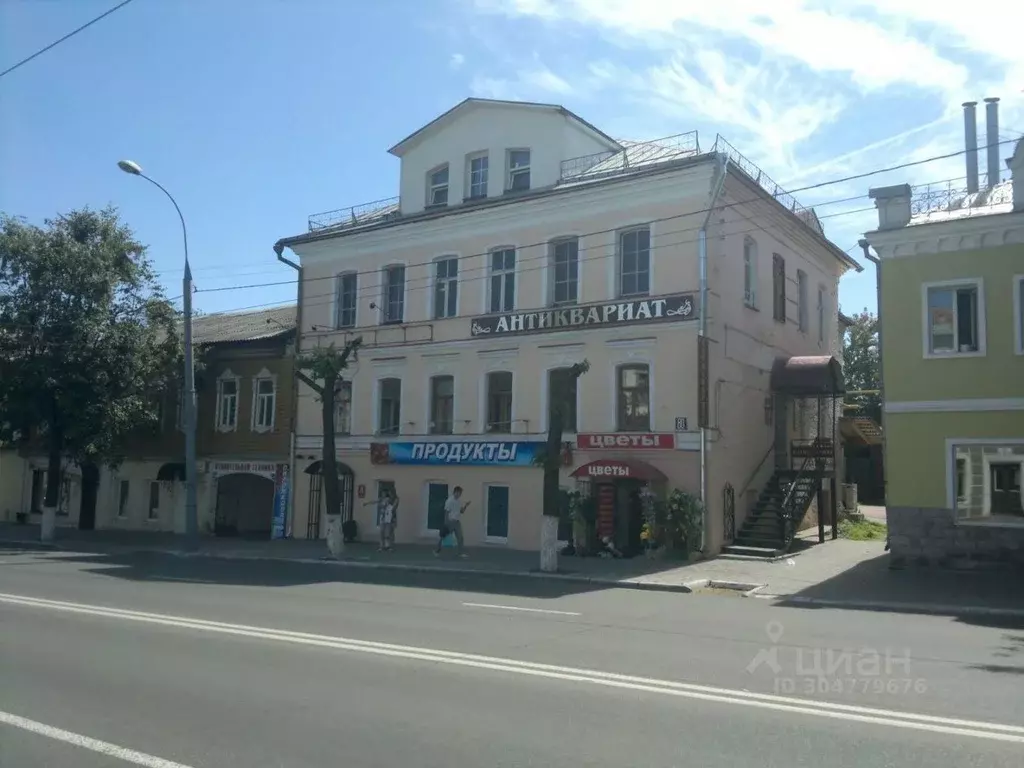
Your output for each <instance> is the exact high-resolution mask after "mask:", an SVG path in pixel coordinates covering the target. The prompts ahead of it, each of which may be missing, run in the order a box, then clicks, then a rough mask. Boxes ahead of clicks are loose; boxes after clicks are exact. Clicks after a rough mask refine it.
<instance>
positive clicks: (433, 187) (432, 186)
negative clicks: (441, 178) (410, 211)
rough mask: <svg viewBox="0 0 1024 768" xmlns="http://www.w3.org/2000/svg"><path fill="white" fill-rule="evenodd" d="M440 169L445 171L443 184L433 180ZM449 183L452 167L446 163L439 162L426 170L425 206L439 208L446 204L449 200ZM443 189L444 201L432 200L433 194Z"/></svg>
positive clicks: (450, 181)
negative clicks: (446, 174) (445, 176)
mask: <svg viewBox="0 0 1024 768" xmlns="http://www.w3.org/2000/svg"><path fill="white" fill-rule="evenodd" d="M441 171H447V172H448V177H447V181H445V183H444V184H438V183H435V182H434V177H435V176H437V174H439V173H441ZM451 183H452V169H451V168H450V167H449V165H448V163H441V165H436V166H434V167H433V168H431V169H430V170H429V171H427V204H426V206H425V207H427V208H441V207H443V206H445V205H448V204H449V203H450V202H451ZM442 190H443V191H444V201H443V202H440V203H435V202H434V194H435V193H436V192H441V191H442Z"/></svg>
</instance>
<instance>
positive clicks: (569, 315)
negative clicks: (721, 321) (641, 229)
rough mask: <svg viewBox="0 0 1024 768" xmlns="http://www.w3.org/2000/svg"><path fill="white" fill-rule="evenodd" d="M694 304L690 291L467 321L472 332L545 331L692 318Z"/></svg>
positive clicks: (472, 333) (486, 316) (497, 333)
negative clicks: (635, 299) (672, 294)
mask: <svg viewBox="0 0 1024 768" xmlns="http://www.w3.org/2000/svg"><path fill="white" fill-rule="evenodd" d="M694 317H696V304H695V302H694V299H693V294H692V293H683V294H679V295H677V296H662V297H659V298H654V299H640V300H637V301H612V302H608V303H604V304H585V305H583V306H579V307H565V308H564V309H545V310H542V311H540V312H508V313H505V314H502V315H483V316H482V317H474V318H473V319H472V320H471V321H470V333H471V335H473V336H484V335H488V334H490V335H493V336H510V335H512V334H520V333H546V332H548V331H562V330H568V329H570V328H592V327H594V326H612V325H634V324H643V323H659V322H665V321H668V320H692V319H694Z"/></svg>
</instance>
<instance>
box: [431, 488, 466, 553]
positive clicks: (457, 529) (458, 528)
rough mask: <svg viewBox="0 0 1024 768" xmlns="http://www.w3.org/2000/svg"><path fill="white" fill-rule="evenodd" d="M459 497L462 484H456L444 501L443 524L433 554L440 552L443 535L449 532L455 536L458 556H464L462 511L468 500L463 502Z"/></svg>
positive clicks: (464, 509) (460, 496)
mask: <svg viewBox="0 0 1024 768" xmlns="http://www.w3.org/2000/svg"><path fill="white" fill-rule="evenodd" d="M461 499H462V486H460V485H456V486H455V488H454V489H453V490H452V495H451V496H449V497H448V501H446V502H445V503H444V524H443V525H442V526H441V530H440V536H439V537H438V539H437V549H435V550H434V554H435V555H440V554H441V546H442V544H443V543H444V540H445V537H446V536H447V535H448V534H449V533H450V534H453V535H454V536H455V541H456V542H457V543H458V549H459V557H466V553H465V551H463V548H462V513H463V512H465V511H466V507H468V506H469V502H468V501H467V502H466V503H465V504H463V503H462V501H461Z"/></svg>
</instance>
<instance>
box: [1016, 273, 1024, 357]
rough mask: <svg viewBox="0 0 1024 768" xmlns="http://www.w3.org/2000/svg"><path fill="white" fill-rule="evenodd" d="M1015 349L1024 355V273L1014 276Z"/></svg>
mask: <svg viewBox="0 0 1024 768" xmlns="http://www.w3.org/2000/svg"><path fill="white" fill-rule="evenodd" d="M1013 341H1014V351H1015V352H1016V353H1017V354H1018V355H1024V275H1014V276H1013Z"/></svg>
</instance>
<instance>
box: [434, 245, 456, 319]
mask: <svg viewBox="0 0 1024 768" xmlns="http://www.w3.org/2000/svg"><path fill="white" fill-rule="evenodd" d="M449 261H453V262H455V277H445V278H444V279H443V280H441V279H440V278H438V276H437V270H438V268H439V267H440V265H441V264H443V263H447V262H449ZM461 261H462V259H461V258H460V257H459V256H458V255H456V254H450V253H449V254H445V255H444V256H438V257H437V258H435V259H434V260H433V262H432V263H431V265H430V297H429V298H428V299H427V300H428V301H429V302H430V317H432V318H433V319H434V320H450V319H451V318H453V317H458V316H459V300H460V298H461V297H460V296H459V294H460V293H461V291H460V290H459V269H460V266H461ZM439 289H443V291H444V311H443V312H442V313H441V314H438V312H437V294H438V290H439ZM452 290H454V291H455V310H454V312H452V313H451V314H449V313H448V303H449V302H448V299H449V293H450V292H451V291H452Z"/></svg>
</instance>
